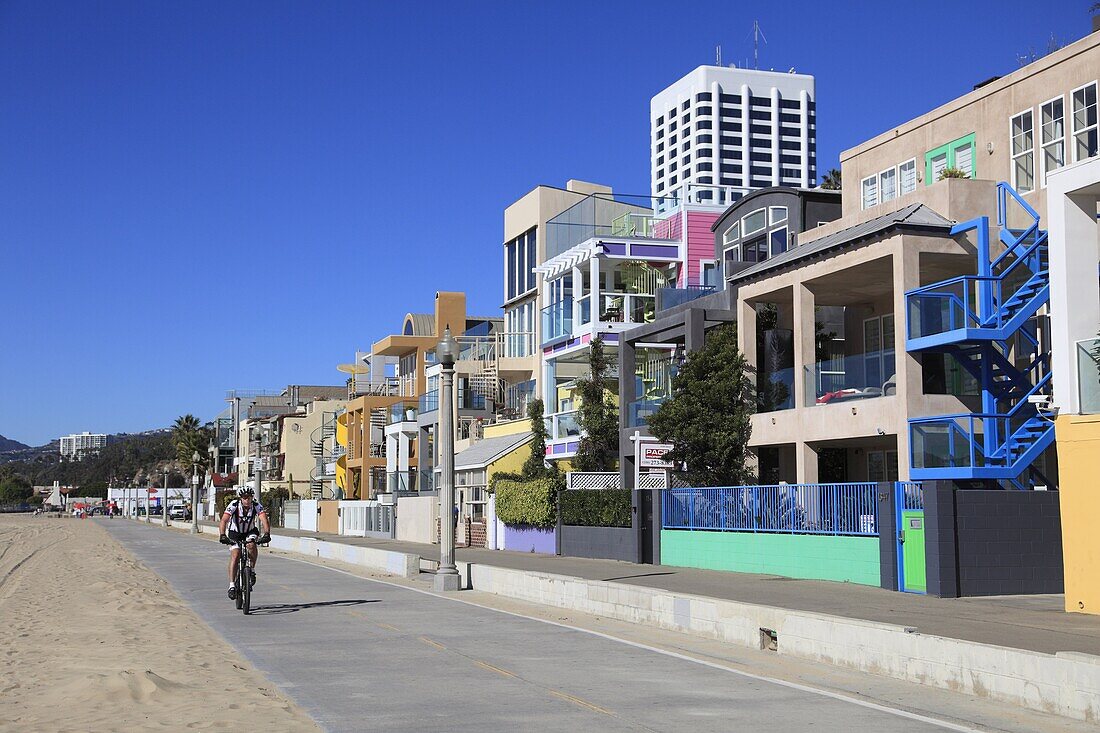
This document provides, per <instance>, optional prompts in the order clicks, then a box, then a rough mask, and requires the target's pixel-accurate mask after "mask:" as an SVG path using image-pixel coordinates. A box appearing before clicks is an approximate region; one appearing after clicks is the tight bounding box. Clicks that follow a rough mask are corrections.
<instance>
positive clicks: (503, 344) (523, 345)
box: [496, 331, 536, 359]
mask: <svg viewBox="0 0 1100 733" xmlns="http://www.w3.org/2000/svg"><path fill="white" fill-rule="evenodd" d="M496 338H497V346H496V353H497V356H500V357H503V358H505V359H512V358H522V357H525V356H533V355H534V354H535V353H536V351H535V348H536V346H535V332H534V331H505V332H503V333H498V334H497V335H496Z"/></svg>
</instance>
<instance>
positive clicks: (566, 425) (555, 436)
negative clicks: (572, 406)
mask: <svg viewBox="0 0 1100 733" xmlns="http://www.w3.org/2000/svg"><path fill="white" fill-rule="evenodd" d="M577 416H578V412H577V410H572V411H570V412H559V413H557V414H554V415H547V416H546V430H547V431H548V432H549V433H550V436H549V437H550V439H551V440H563V439H565V438H573V437H579V436H580V434H581V424H580V422H579V421H578V420H577Z"/></svg>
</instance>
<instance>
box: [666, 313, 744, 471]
mask: <svg viewBox="0 0 1100 733" xmlns="http://www.w3.org/2000/svg"><path fill="white" fill-rule="evenodd" d="M753 371H754V370H753V368H752V367H751V366H749V364H748V363H747V362H746V361H745V356H744V355H743V354H742V353H741V352H740V351H738V350H737V327H736V325H734V324H725V325H722V326H719V327H717V328H715V329H713V330H712V331H710V332H709V333H708V334H707V337H706V341H705V343H704V346H703V348H701V349H699V350H698V351H695V352H693V353H691V354H688V356H687V360H686V361H685V362H684V364H683V366H681V367H680V369H679V371H678V372H677V373H676V376H675V377H673V379H672V396H671V397H669V398H668V399H667V400H665V401H664V402H663V403H662V404H661V406H660V408H658V410H657V412H656V413H655V414H653V415H651V416H650V418H649V429H650V430H651V431H652V432H653V435H654V436H655V437H656V438H657V439H658V440H660V441H662V442H666V443H672V444H673V446H675V447H674V448H673V450H672V451H670V452H669V454H668V456H667V460H669V461H671V462H673V463H674V464H676V465H680V466H683V470H682V472H681V475H682V477H683V478H684V480H686V481H687V482H688V483H689V484H691V485H692V486H739V485H743V484H748V483H752V482H754V481H755V479H756V476H755V469H754V466H753V461H751V459H750V454H749V451H748V443H749V436H750V435H751V434H752V426H751V424H750V423H749V417H750V416H751V415H752V414H753V412H754V411H755V408H756V394H755V388H754V386H753Z"/></svg>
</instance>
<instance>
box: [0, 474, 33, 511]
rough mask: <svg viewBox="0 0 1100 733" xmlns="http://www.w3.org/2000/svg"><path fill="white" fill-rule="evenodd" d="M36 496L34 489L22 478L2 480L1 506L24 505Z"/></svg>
mask: <svg viewBox="0 0 1100 733" xmlns="http://www.w3.org/2000/svg"><path fill="white" fill-rule="evenodd" d="M32 496H34V487H32V486H31V483H30V481H27V480H26V479H25V478H23V477H22V476H15V475H10V474H9V475H7V476H5V477H4V478H0V504H22V503H24V502H26V501H29V500H30V498H31V497H32Z"/></svg>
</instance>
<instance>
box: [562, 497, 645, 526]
mask: <svg viewBox="0 0 1100 733" xmlns="http://www.w3.org/2000/svg"><path fill="white" fill-rule="evenodd" d="M631 514H632V512H631V508H630V489H570V490H569V491H563V492H562V494H561V522H562V524H571V525H574V526H580V527H629V526H630V518H631Z"/></svg>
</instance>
